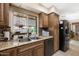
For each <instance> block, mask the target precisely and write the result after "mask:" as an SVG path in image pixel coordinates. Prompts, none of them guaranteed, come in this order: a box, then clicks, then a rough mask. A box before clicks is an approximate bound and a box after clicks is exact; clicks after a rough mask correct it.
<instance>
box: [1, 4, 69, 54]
mask: <svg viewBox="0 0 79 59" xmlns="http://www.w3.org/2000/svg"><path fill="white" fill-rule="evenodd" d="M32 6H33V7H32ZM46 6H47V7H46ZM51 6H53V4H52V3H49V4H45V3H0V16H1V17H0V56H53V55H54V54H55V53H56V52H58V51H59V50H61V51H63V52H66V51H68V50H69V49H70V47H69V31H70V27H69V26H70V24H69V22H68V21H67V20H61V21H60V14H59V12H58V10H57V8H56V7H55V6H53V8H52V7H51ZM38 9H39V10H38ZM48 9H49V10H48ZM63 33H64V34H63Z"/></svg>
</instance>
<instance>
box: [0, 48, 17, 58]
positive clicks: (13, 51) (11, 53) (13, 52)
mask: <svg viewBox="0 0 79 59" xmlns="http://www.w3.org/2000/svg"><path fill="white" fill-rule="evenodd" d="M16 55H17V49H16V48H14V49H8V50H5V51H1V52H0V56H16Z"/></svg>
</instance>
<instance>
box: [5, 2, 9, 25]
mask: <svg viewBox="0 0 79 59" xmlns="http://www.w3.org/2000/svg"><path fill="white" fill-rule="evenodd" d="M4 25H9V3H4Z"/></svg>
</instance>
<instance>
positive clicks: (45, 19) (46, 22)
mask: <svg viewBox="0 0 79 59" xmlns="http://www.w3.org/2000/svg"><path fill="white" fill-rule="evenodd" d="M43 26H44V27H48V15H47V14H44V20H43Z"/></svg>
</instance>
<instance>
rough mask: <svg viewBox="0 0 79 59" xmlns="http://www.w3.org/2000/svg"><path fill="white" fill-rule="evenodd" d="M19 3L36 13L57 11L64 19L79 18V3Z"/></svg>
mask: <svg viewBox="0 0 79 59" xmlns="http://www.w3.org/2000/svg"><path fill="white" fill-rule="evenodd" d="M18 5H19V6H21V7H23V8H26V9H28V10H31V11H34V12H36V13H40V12H45V13H51V12H57V13H58V14H60V16H61V18H63V19H68V20H73V19H79V17H78V16H79V3H20V4H18ZM48 11H49V12H48Z"/></svg>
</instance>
